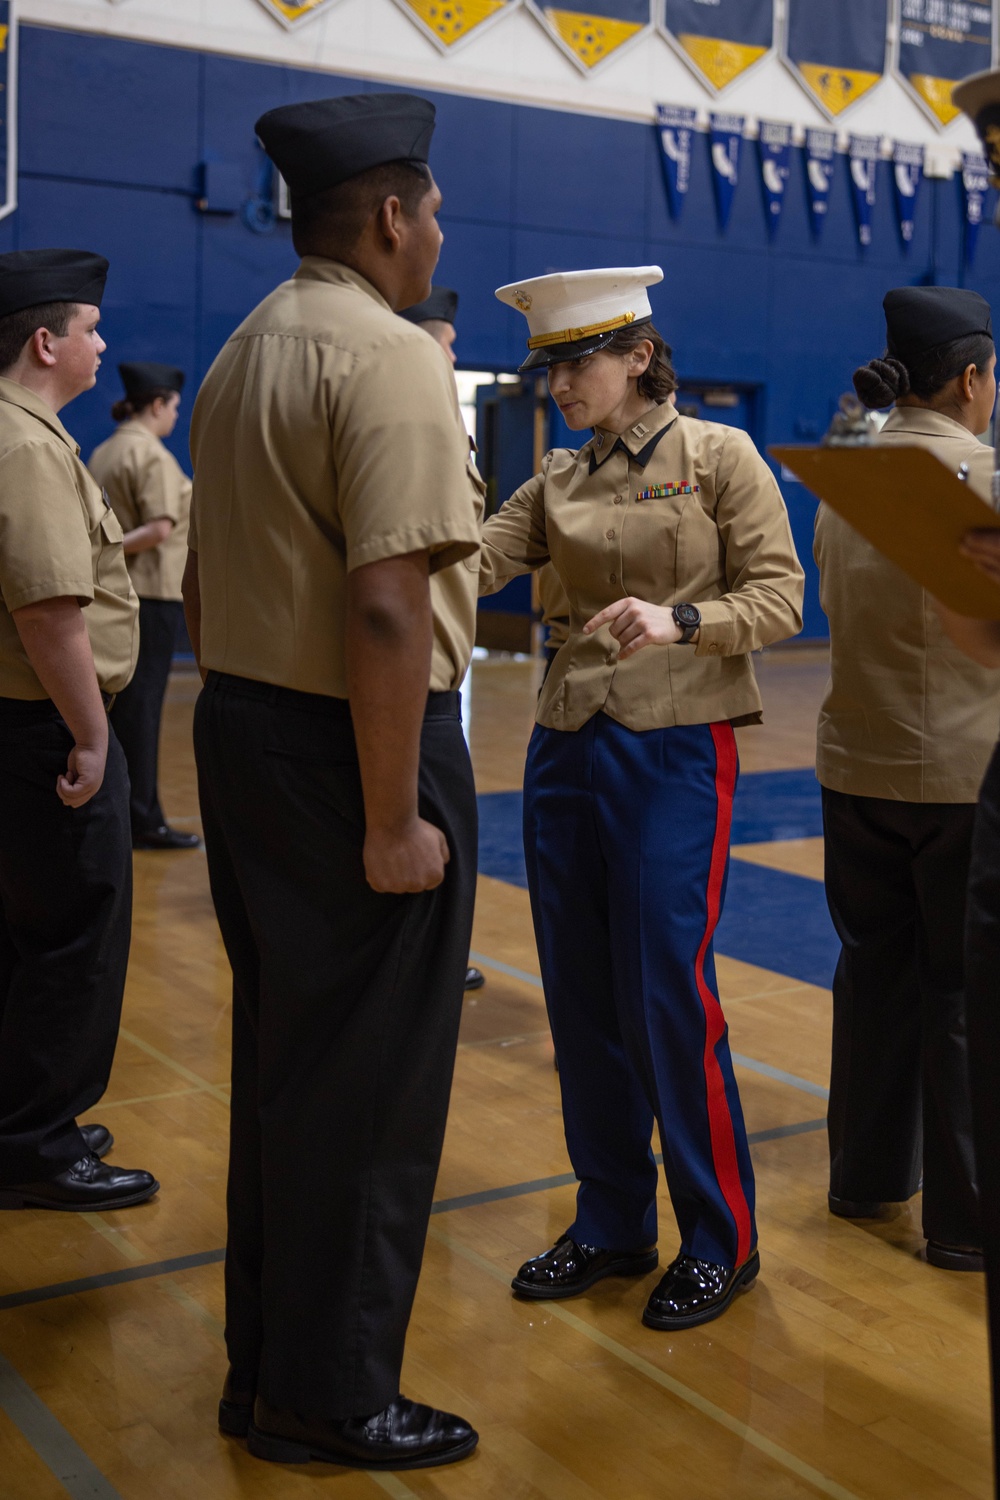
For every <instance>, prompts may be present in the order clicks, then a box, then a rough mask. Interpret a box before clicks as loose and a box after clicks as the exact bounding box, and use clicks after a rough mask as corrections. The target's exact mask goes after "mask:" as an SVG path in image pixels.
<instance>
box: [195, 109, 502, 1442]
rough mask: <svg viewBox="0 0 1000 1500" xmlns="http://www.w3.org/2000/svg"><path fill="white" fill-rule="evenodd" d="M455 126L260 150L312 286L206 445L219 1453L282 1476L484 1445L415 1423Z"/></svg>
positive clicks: (451, 388)
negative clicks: (224, 1233)
mask: <svg viewBox="0 0 1000 1500" xmlns="http://www.w3.org/2000/svg"><path fill="white" fill-rule="evenodd" d="M433 127H434V109H433V106H432V105H431V104H429V103H428V102H427V101H426V100H423V99H419V98H415V97H413V96H411V95H406V94H366V95H363V96H359V97H356V98H341V99H326V100H319V101H317V102H315V103H308V104H298V105H289V106H286V107H283V108H280V109H276V110H272V111H271V112H270V113H268V114H266V115H264V116H263V117H262V119H260V120H259V121H258V122H257V132H258V135H259V137H260V139H261V141H262V142H263V144H264V146H265V149H266V150H267V152H268V154H269V155H270V156H271V158H272V160H273V161H274V163H275V165H276V166H277V167H278V168H279V170H280V171H281V173H282V175H283V176H284V178H285V180H286V182H287V183H288V186H289V189H290V191H291V200H292V235H293V240H294V243H295V248H296V250H297V251H298V253H299V254H300V255H301V256H302V264H301V265H300V267H299V269H298V271H297V272H296V274H295V276H294V277H293V278H292V280H291V281H288V282H285V283H284V284H283V285H282V286H279V287H278V288H277V290H276V291H274V292H272V293H271V295H270V296H269V297H267V298H265V300H264V301H263V302H262V303H261V305H260V306H259V307H258V308H257V309H256V310H255V311H254V312H252V313H251V314H250V316H249V318H248V319H247V320H246V321H245V322H244V323H243V324H242V326H241V327H240V328H238V329H237V330H236V332H235V333H234V334H233V336H232V337H231V338H230V340H229V342H228V343H227V344H226V345H225V347H224V348H223V349H222V351H221V353H220V354H219V355H218V357H217V359H216V360H215V363H214V364H213V366H212V368H211V370H210V371H209V373H208V376H207V378H206V380H205V383H204V385H203V387H202V389H201V392H200V394H199V396H198V400H197V402H196V405H195V410H194V417H193V425H192V455H193V458H194V468H195V488H194V505H193V510H192V526H191V538H190V545H191V548H192V553H191V557H190V558H189V563H188V568H187V571H186V579H185V598H186V603H187V606H188V618H189V628H190V631H191V638H192V641H193V642H194V643H195V649H196V651H197V652H198V656H199V661H200V664H201V666H202V669H203V671H204V672H205V673H206V686H205V691H204V692H203V693H202V695H201V698H200V699H199V703H198V708H197V712H196V716H195V750H196V755H197V760H198V770H199V785H200V794H201V800H202V812H203V818H204V827H205V844H206V849H207V853H208V860H209V872H210V875H211V881H212V893H213V897H214V900H215V905H216V910H217V912H218V916H219V924H220V927H221V929H222V934H223V938H224V940H225V944H226V950H227V952H228V955H229V958H230V962H231V964H232V967H233V981H234V1006H233V1011H234V1014H233V1108H232V1127H231V1128H232V1135H231V1153H230V1178H229V1198H228V1207H229V1243H228V1249H227V1259H226V1299H227V1302H226V1336H227V1344H228V1349H229V1357H230V1373H229V1377H228V1380H227V1385H226V1388H225V1390H224V1392H223V1401H222V1404H221V1407H220V1423H221V1424H222V1426H223V1427H224V1429H225V1430H227V1431H230V1432H234V1433H240V1432H242V1431H246V1432H247V1436H248V1444H249V1447H250V1451H251V1452H252V1453H254V1454H256V1455H257V1456H258V1457H260V1458H266V1459H271V1460H275V1461H277V1462H298V1461H306V1460H308V1459H310V1458H319V1459H326V1460H329V1461H331V1462H335V1463H346V1464H353V1465H357V1466H360V1467H381V1468H410V1467H422V1466H427V1465H435V1464H442V1463H450V1462H452V1461H454V1460H455V1459H459V1458H462V1457H464V1456H465V1455H466V1454H468V1453H470V1452H471V1451H472V1449H473V1448H474V1447H475V1445H476V1442H477V1435H476V1433H475V1432H474V1431H473V1429H472V1428H471V1427H470V1426H469V1424H468V1423H467V1422H464V1421H463V1420H462V1419H461V1418H459V1417H455V1416H451V1415H449V1414H448V1413H445V1412H440V1411H435V1410H434V1409H432V1408H430V1407H427V1406H422V1405H418V1404H416V1403H414V1402H413V1401H410V1400H408V1399H407V1398H405V1397H403V1396H402V1395H401V1394H400V1367H401V1364H402V1357H403V1344H404V1339H405V1335H406V1327H407V1323H408V1320H409V1315H410V1309H411V1306H412V1302H413V1296H414V1293H415V1290H416V1283H417V1277H418V1275H419V1272H420V1261H421V1256H422V1253H423V1245H424V1238H425V1234H426V1229H427V1222H428V1215H429V1213H430V1208H431V1201H432V1195H433V1189H434V1182H435V1178H436V1174H437V1169H438V1163H439V1159H440V1153H441V1145H442V1140H443V1135H444V1125H445V1116H446V1113H447V1106H448V1096H449V1092H450V1087H451V1075H452V1070H453V1066H454V1058H455V1049H456V1044H457V1036H458V1023H459V1016H460V1012H461V1002H462V986H463V982H464V979H465V970H466V962H467V956H468V944H469V937H470V929H471V922H472V904H473V896H474V889H473V887H474V880H475V858H476V811H475V797H474V788H473V784H472V774H471V768H470V765H469V758H468V751H467V749H466V746H465V740H464V738H463V735H462V728H461V723H460V719H459V706H458V693H457V688H458V685H459V683H460V682H461V680H462V677H463V675H464V673H465V670H466V667H467V665H468V662H469V658H470V656H471V651H472V641H473V634H474V628H475V593H476V588H477V584H478V570H479V536H480V524H479V523H480V516H481V512H482V492H483V488H484V487H483V485H482V482H481V481H480V480H479V478H478V475H477V474H476V473H475V470H474V468H473V467H472V465H471V463H470V462H469V457H468V440H467V438H466V434H465V430H464V427H463V425H462V420H461V416H460V413H459V409H458V401H457V396H456V392H455V384H454V380H453V379H452V375H451V371H450V369H449V367H448V364H447V361H446V360H444V359H442V357H441V353H440V350H438V349H436V348H435V347H434V345H433V343H432V341H431V340H430V339H428V338H427V337H426V336H425V335H424V334H423V333H422V332H421V331H420V329H418V328H414V327H412V326H411V325H410V324H408V323H406V322H404V321H403V320H402V319H401V318H398V317H397V316H396V315H395V311H394V309H396V308H399V307H406V306H409V305H411V304H412V303H414V302H417V301H419V300H420V299H421V298H423V297H425V296H426V295H427V292H428V290H429V287H430V279H431V273H432V272H433V270H434V266H435V264H436V262H437V258H438V253H439V250H440V245H441V238H442V236H441V231H440V229H439V228H438V225H437V220H436V217H435V215H436V213H437V209H438V207H439V205H440V201H441V196H440V193H439V192H438V189H437V187H436V185H435V184H434V181H433V178H432V176H431V174H430V171H429V169H428V167H427V154H428V146H429V144H430V138H431V133H432V131H433ZM255 1396H256V1401H255V1403H254V1397H255ZM252 1403H253V1409H252V1419H251V1405H252Z"/></svg>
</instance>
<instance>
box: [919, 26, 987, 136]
mask: <svg viewBox="0 0 1000 1500" xmlns="http://www.w3.org/2000/svg"><path fill="white" fill-rule="evenodd" d="M901 5H902V10H901V13H900V27H899V62H898V66H897V71H898V73H899V76H900V77H901V78H902V80H903V82H904V83H905V84H906V86H907V87H908V88H909V90H910V92H911V93H912V94H913V95H914V96H915V98H916V100H917V103H918V104H920V105H921V106H922V107H923V109H924V111H925V112H926V113H927V114H929V115H930V117H931V119H932V120H933V121H934V122H935V124H937V125H939V126H943V125H950V124H951V122H952V120H954V119H956V118H957V116H958V115H960V114H961V110H960V109H958V107H957V106H956V105H954V104H952V102H951V91H952V89H953V88H954V86H955V84H956V83H957V82H958V81H959V79H961V78H967V77H968V75H969V74H970V73H980V72H982V71H983V70H984V69H986V68H989V67H992V64H993V41H994V31H995V26H996V23H995V21H994V19H993V7H992V5H991V4H990V3H989V0H948V3H947V5H945V4H943V3H942V0H901Z"/></svg>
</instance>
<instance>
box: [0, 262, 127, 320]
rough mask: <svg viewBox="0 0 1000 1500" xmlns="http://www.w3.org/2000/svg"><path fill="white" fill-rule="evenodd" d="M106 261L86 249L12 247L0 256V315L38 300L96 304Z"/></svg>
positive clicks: (33, 304) (104, 278) (101, 295)
mask: <svg viewBox="0 0 1000 1500" xmlns="http://www.w3.org/2000/svg"><path fill="white" fill-rule="evenodd" d="M107 279H108V263H107V261H106V260H105V259H104V256H103V255H93V254H92V253H91V252H90V251H89V250H12V251H11V252H10V254H9V255H0V318H5V317H7V316H8V315H9V314H10V313H16V312H22V311H23V310H24V309H25V308H26V307H38V306H39V304H40V303H42V302H82V303H86V304H88V305H89V306H91V307H100V305H101V298H102V297H103V296H104V283H105V282H106V281H107Z"/></svg>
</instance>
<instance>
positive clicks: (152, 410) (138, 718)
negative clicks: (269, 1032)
mask: <svg viewBox="0 0 1000 1500" xmlns="http://www.w3.org/2000/svg"><path fill="white" fill-rule="evenodd" d="M118 373H119V374H120V375H121V378H122V384H123V386H124V387H125V399H124V400H123V401H117V402H116V403H115V405H114V406H113V407H112V409H111V415H112V416H113V417H114V419H115V421H116V422H117V423H118V424H119V426H118V429H117V431H116V432H114V433H113V434H112V435H111V437H109V438H108V439H107V441H106V442H103V443H101V445H100V447H99V448H95V450H94V452H93V453H92V454H91V458H90V464H89V466H88V467H89V468H90V472H91V473H92V474H93V476H94V478H95V479H96V480H97V482H98V484H99V485H101V486H102V487H103V488H104V489H105V490H106V491H107V496H108V499H109V501H110V502H111V508H112V510H113V511H114V513H115V515H116V516H117V517H118V520H119V521H120V523H121V527H122V530H123V531H124V533H125V540H124V546H125V560H126V562H127V563H128V570H129V574H130V575H131V578H132V583H133V585H134V587H135V591H136V593H137V594H138V595H139V660H138V662H137V664H136V669H135V676H134V677H133V678H132V681H131V682H130V683H129V685H128V687H127V688H126V689H125V691H124V692H122V693H119V694H118V698H117V700H116V702H115V706H114V709H113V710H112V713H111V722H112V724H113V725H114V729H115V733H116V734H117V736H118V738H119V740H120V741H121V746H122V749H123V750H124V751H125V759H126V761H127V762H128V774H129V781H130V782H131V787H132V791H131V795H130V798H129V812H130V814H131V820H132V847H133V848H134V849H194V848H197V846H198V844H200V842H201V840H200V839H199V838H198V836H197V834H194V833H181V832H180V830H179V829H177V828H170V827H168V825H167V820H166V818H165V817H164V816H163V810H162V808H161V807H160V796H159V790H158V786H157V781H158V776H157V765H158V759H159V742H160V718H161V715H162V712H163V698H164V695H165V693H166V691H167V679H168V677H169V675H170V663H171V662H172V660H173V656H174V651H175V649H176V645H177V637H178V633H179V631H180V628H181V622H182V620H183V617H184V605H183V604H182V602H181V579H182V578H183V576H184V563H185V560H186V558H187V530H188V514H189V512H190V509H191V481H190V479H188V477H187V475H186V474H185V473H184V471H183V469H182V468H181V466H180V464H179V463H178V462H177V460H176V458H174V456H173V454H172V453H171V452H170V450H169V449H168V448H167V447H166V446H165V445H164V442H163V439H164V438H167V437H169V436H170V434H171V433H172V432H173V430H174V427H175V426H176V423H177V410H178V407H179V406H180V399H181V390H182V389H183V386H184V372H183V370H177V369H174V367H173V366H172V365H160V364H125V365H119V366H118Z"/></svg>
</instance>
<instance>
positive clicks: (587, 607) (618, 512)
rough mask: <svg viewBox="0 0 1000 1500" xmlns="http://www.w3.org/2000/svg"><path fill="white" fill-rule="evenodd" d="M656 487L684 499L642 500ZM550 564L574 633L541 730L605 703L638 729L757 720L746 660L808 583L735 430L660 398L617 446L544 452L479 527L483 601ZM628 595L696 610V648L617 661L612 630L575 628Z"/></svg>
mask: <svg viewBox="0 0 1000 1500" xmlns="http://www.w3.org/2000/svg"><path fill="white" fill-rule="evenodd" d="M657 485H660V486H666V487H668V488H671V487H674V486H677V487H681V486H684V485H690V486H691V493H689V494H683V493H681V494H674V495H669V496H664V497H657V498H652V497H651V498H647V499H643V498H642V494H643V491H644V490H646V489H647V488H650V487H653V486H657ZM695 487H697V488H695ZM550 558H551V560H552V562H553V563H554V564H555V566H556V569H557V571H558V573H559V577H560V578H561V579H562V581H563V583H564V585H565V587H566V592H567V594H568V596H569V606H570V634H569V640H568V641H567V643H566V645H565V646H564V647H563V648H562V650H561V651H560V652H559V655H558V657H557V658H556V660H555V661H554V662H553V665H552V670H551V671H550V672H549V675H548V677H547V678H546V680H545V686H544V687H543V689H542V694H541V698H540V699H539V705H538V713H537V719H538V722H539V723H540V724H544V725H546V726H547V727H548V728H550V729H579V728H580V726H581V725H582V724H585V723H586V721H587V720H588V719H589V718H591V717H592V716H593V715H594V714H595V713H597V712H599V711H600V710H603V711H604V712H605V713H606V714H608V715H609V716H610V717H611V718H613V719H617V720H618V722H619V723H621V724H624V725H625V726H626V727H627V728H629V729H640V730H641V729H658V728H662V727H665V726H667V725H671V724H705V723H712V722H715V721H718V720H722V719H731V720H735V721H740V722H757V721H759V720H760V718H761V702H760V694H759V692H758V690H757V683H756V680H755V678H754V673H753V667H752V666H751V663H750V657H749V653H750V652H751V651H756V650H757V649H758V648H759V647H761V646H766V645H768V644H769V643H770V642H772V641H780V640H782V639H784V638H785V637H786V636H790V635H794V634H795V633H796V631H798V630H800V629H801V626H802V618H801V606H802V583H803V575H802V569H801V567H800V566H799V562H798V558H797V557H796V555H795V547H794V545H793V543H792V535H791V531H790V529H789V525H788V516H787V514H786V512H785V506H784V502H783V501H782V498H781V493H780V491H779V490H778V486H777V484H776V483H775V481H774V478H773V476H772V474H771V471H770V469H769V468H768V467H767V465H766V463H765V462H764V460H763V459H762V458H761V457H760V455H759V453H758V452H757V450H756V448H755V447H754V445H753V443H752V442H751V441H750V439H749V437H747V435H746V433H745V432H740V431H738V430H737V429H736V428H733V427H723V426H720V425H719V424H718V423H715V422H699V421H694V420H692V419H691V418H690V417H682V416H678V414H677V411H676V410H675V408H674V407H673V406H672V405H670V404H669V403H664V404H663V405H662V406H659V407H656V408H655V409H654V410H653V411H650V412H647V413H646V414H645V415H644V416H643V417H642V419H641V420H640V421H639V422H636V423H635V425H634V426H633V427H631V428H629V430H628V431H627V432H625V433H624V434H623V435H622V437H621V440H620V441H619V440H617V439H616V436H615V434H614V433H609V432H603V431H598V432H596V433H595V434H594V436H593V438H591V440H590V441H589V442H587V443H584V445H583V447H582V448H581V449H579V451H577V452H574V451H572V450H570V449H567V448H558V449H556V450H554V451H553V452H552V453H549V454H548V455H547V456H546V458H545V460H544V462H543V464H542V472H541V473H540V474H536V475H535V477H534V478H533V479H529V481H528V483H527V484H524V485H522V486H521V488H520V489H519V490H517V491H516V493H515V494H514V495H512V496H511V498H510V499H509V500H508V501H507V503H506V504H505V505H503V506H501V508H500V510H499V511H498V512H497V514H496V515H494V516H491V517H490V519H489V520H488V521H487V523H486V528H485V531H484V533H483V566H482V574H481V577H480V592H482V593H491V592H493V591H494V590H495V589H498V588H500V587H502V585H503V584H504V583H506V582H507V581H508V579H510V578H513V577H514V576H515V575H516V574H518V573H524V572H527V571H528V570H529V569H531V568H537V567H540V566H541V565H542V564H543V563H545V562H548V561H549V559H550ZM629 595H632V596H633V597H635V598H638V599H643V600H646V601H648V602H649V603H652V604H659V605H672V604H682V603H688V604H696V605H697V606H698V608H699V609H700V610H701V615H702V626H701V636H700V638H699V642H698V645H697V646H690V645H689V646H681V645H673V646H646V647H644V648H643V650H641V651H639V652H637V653H636V655H635V656H632V657H629V658H628V659H627V660H626V661H624V662H622V663H621V664H620V665H619V662H618V645H617V642H616V641H615V640H614V638H613V637H612V635H611V632H610V629H609V628H608V627H607V626H604V627H603V628H602V629H601V630H599V631H597V632H596V633H595V634H594V635H592V636H585V635H583V634H582V630H583V626H584V625H585V624H586V622H587V621H588V620H589V619H591V617H592V616H593V615H595V614H597V613H598V611H599V610H602V609H604V608H605V606H606V605H608V604H611V603H613V602H614V601H615V600H616V599H623V598H626V597H627V596H629Z"/></svg>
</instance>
